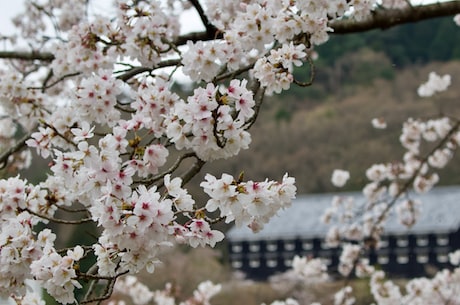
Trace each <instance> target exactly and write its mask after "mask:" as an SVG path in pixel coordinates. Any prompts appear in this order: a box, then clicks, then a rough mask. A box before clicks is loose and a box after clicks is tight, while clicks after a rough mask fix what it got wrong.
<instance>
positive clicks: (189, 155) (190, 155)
mask: <svg viewBox="0 0 460 305" xmlns="http://www.w3.org/2000/svg"><path fill="white" fill-rule="evenodd" d="M188 158H197V156H196V154H195V153H194V152H189V153H185V154H183V155H180V156H179V157H178V158H177V159H176V161H175V162H174V164H173V165H171V167H170V168H168V169H167V170H166V171H164V172H162V173H161V174H159V175H157V176H154V177H152V178H151V179H149V180H146V181H141V182H139V183H142V184H144V185H151V184H153V183H155V182H156V181H158V180H160V179H163V178H164V176H166V175H168V174H172V173H173V172H174V171H175V170H176V169H178V168H179V166H180V165H181V164H182V161H184V160H185V159H188Z"/></svg>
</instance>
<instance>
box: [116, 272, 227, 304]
mask: <svg viewBox="0 0 460 305" xmlns="http://www.w3.org/2000/svg"><path fill="white" fill-rule="evenodd" d="M221 289H222V286H221V285H220V284H217V285H216V284H213V283H212V282H210V281H205V282H202V283H200V284H199V285H198V287H197V289H196V290H195V291H194V292H193V296H192V297H190V298H189V299H187V300H185V301H183V302H180V303H177V302H176V299H175V297H174V293H173V291H172V290H173V286H172V285H171V284H169V283H168V284H166V287H165V289H163V290H156V291H150V290H149V288H148V287H147V286H145V285H144V284H142V283H141V282H139V281H138V279H137V278H136V277H133V276H127V277H126V278H124V279H123V280H120V281H118V282H117V284H116V285H115V287H114V292H115V294H120V295H128V296H129V297H130V299H131V300H132V301H133V303H134V305H146V304H149V302H151V301H152V300H153V301H154V302H155V303H156V304H158V305H175V304H179V305H209V304H210V300H211V298H212V297H214V296H215V295H216V294H218V293H219V292H220V291H221ZM125 304H126V303H125V302H124V301H114V300H112V301H110V302H109V305H125Z"/></svg>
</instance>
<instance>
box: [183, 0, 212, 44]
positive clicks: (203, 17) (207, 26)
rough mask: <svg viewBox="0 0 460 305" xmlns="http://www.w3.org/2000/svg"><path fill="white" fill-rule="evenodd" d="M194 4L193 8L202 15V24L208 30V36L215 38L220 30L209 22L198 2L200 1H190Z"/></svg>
mask: <svg viewBox="0 0 460 305" xmlns="http://www.w3.org/2000/svg"><path fill="white" fill-rule="evenodd" d="M190 2H191V3H192V5H193V7H194V8H195V9H196V11H197V13H198V15H200V19H201V22H203V25H204V27H205V28H206V34H207V35H208V36H214V35H215V34H216V33H217V32H218V29H217V28H216V27H215V26H214V25H213V24H211V22H209V19H208V17H207V16H206V14H205V13H204V10H203V7H202V6H201V4H200V3H199V2H198V0H190Z"/></svg>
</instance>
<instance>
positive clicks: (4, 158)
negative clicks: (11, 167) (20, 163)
mask: <svg viewBox="0 0 460 305" xmlns="http://www.w3.org/2000/svg"><path fill="white" fill-rule="evenodd" d="M34 129H35V128H34ZM30 135H31V134H30V133H28V134H26V135H25V136H23V137H22V138H21V139H20V140H19V141H18V142H17V143H16V144H15V145H14V146H12V147H10V149H8V150H6V151H4V152H3V153H2V154H1V155H0V169H2V168H5V167H6V164H7V163H8V158H9V157H10V156H11V155H12V154H14V153H17V152H18V151H20V150H21V149H23V148H24V147H25V146H26V141H27V140H28V139H29V138H30Z"/></svg>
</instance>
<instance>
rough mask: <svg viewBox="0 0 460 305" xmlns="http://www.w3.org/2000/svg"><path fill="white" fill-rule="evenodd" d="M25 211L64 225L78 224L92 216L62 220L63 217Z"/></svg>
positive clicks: (88, 220) (90, 220) (87, 220)
mask: <svg viewBox="0 0 460 305" xmlns="http://www.w3.org/2000/svg"><path fill="white" fill-rule="evenodd" d="M25 211H27V212H29V213H30V214H32V215H34V216H37V217H40V218H43V219H46V220H48V221H51V222H54V223H61V224H65V225H79V224H83V223H87V222H92V221H93V219H92V218H83V219H79V220H64V219H59V218H54V217H50V216H46V215H43V214H40V213H37V212H34V211H32V210H31V209H25Z"/></svg>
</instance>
